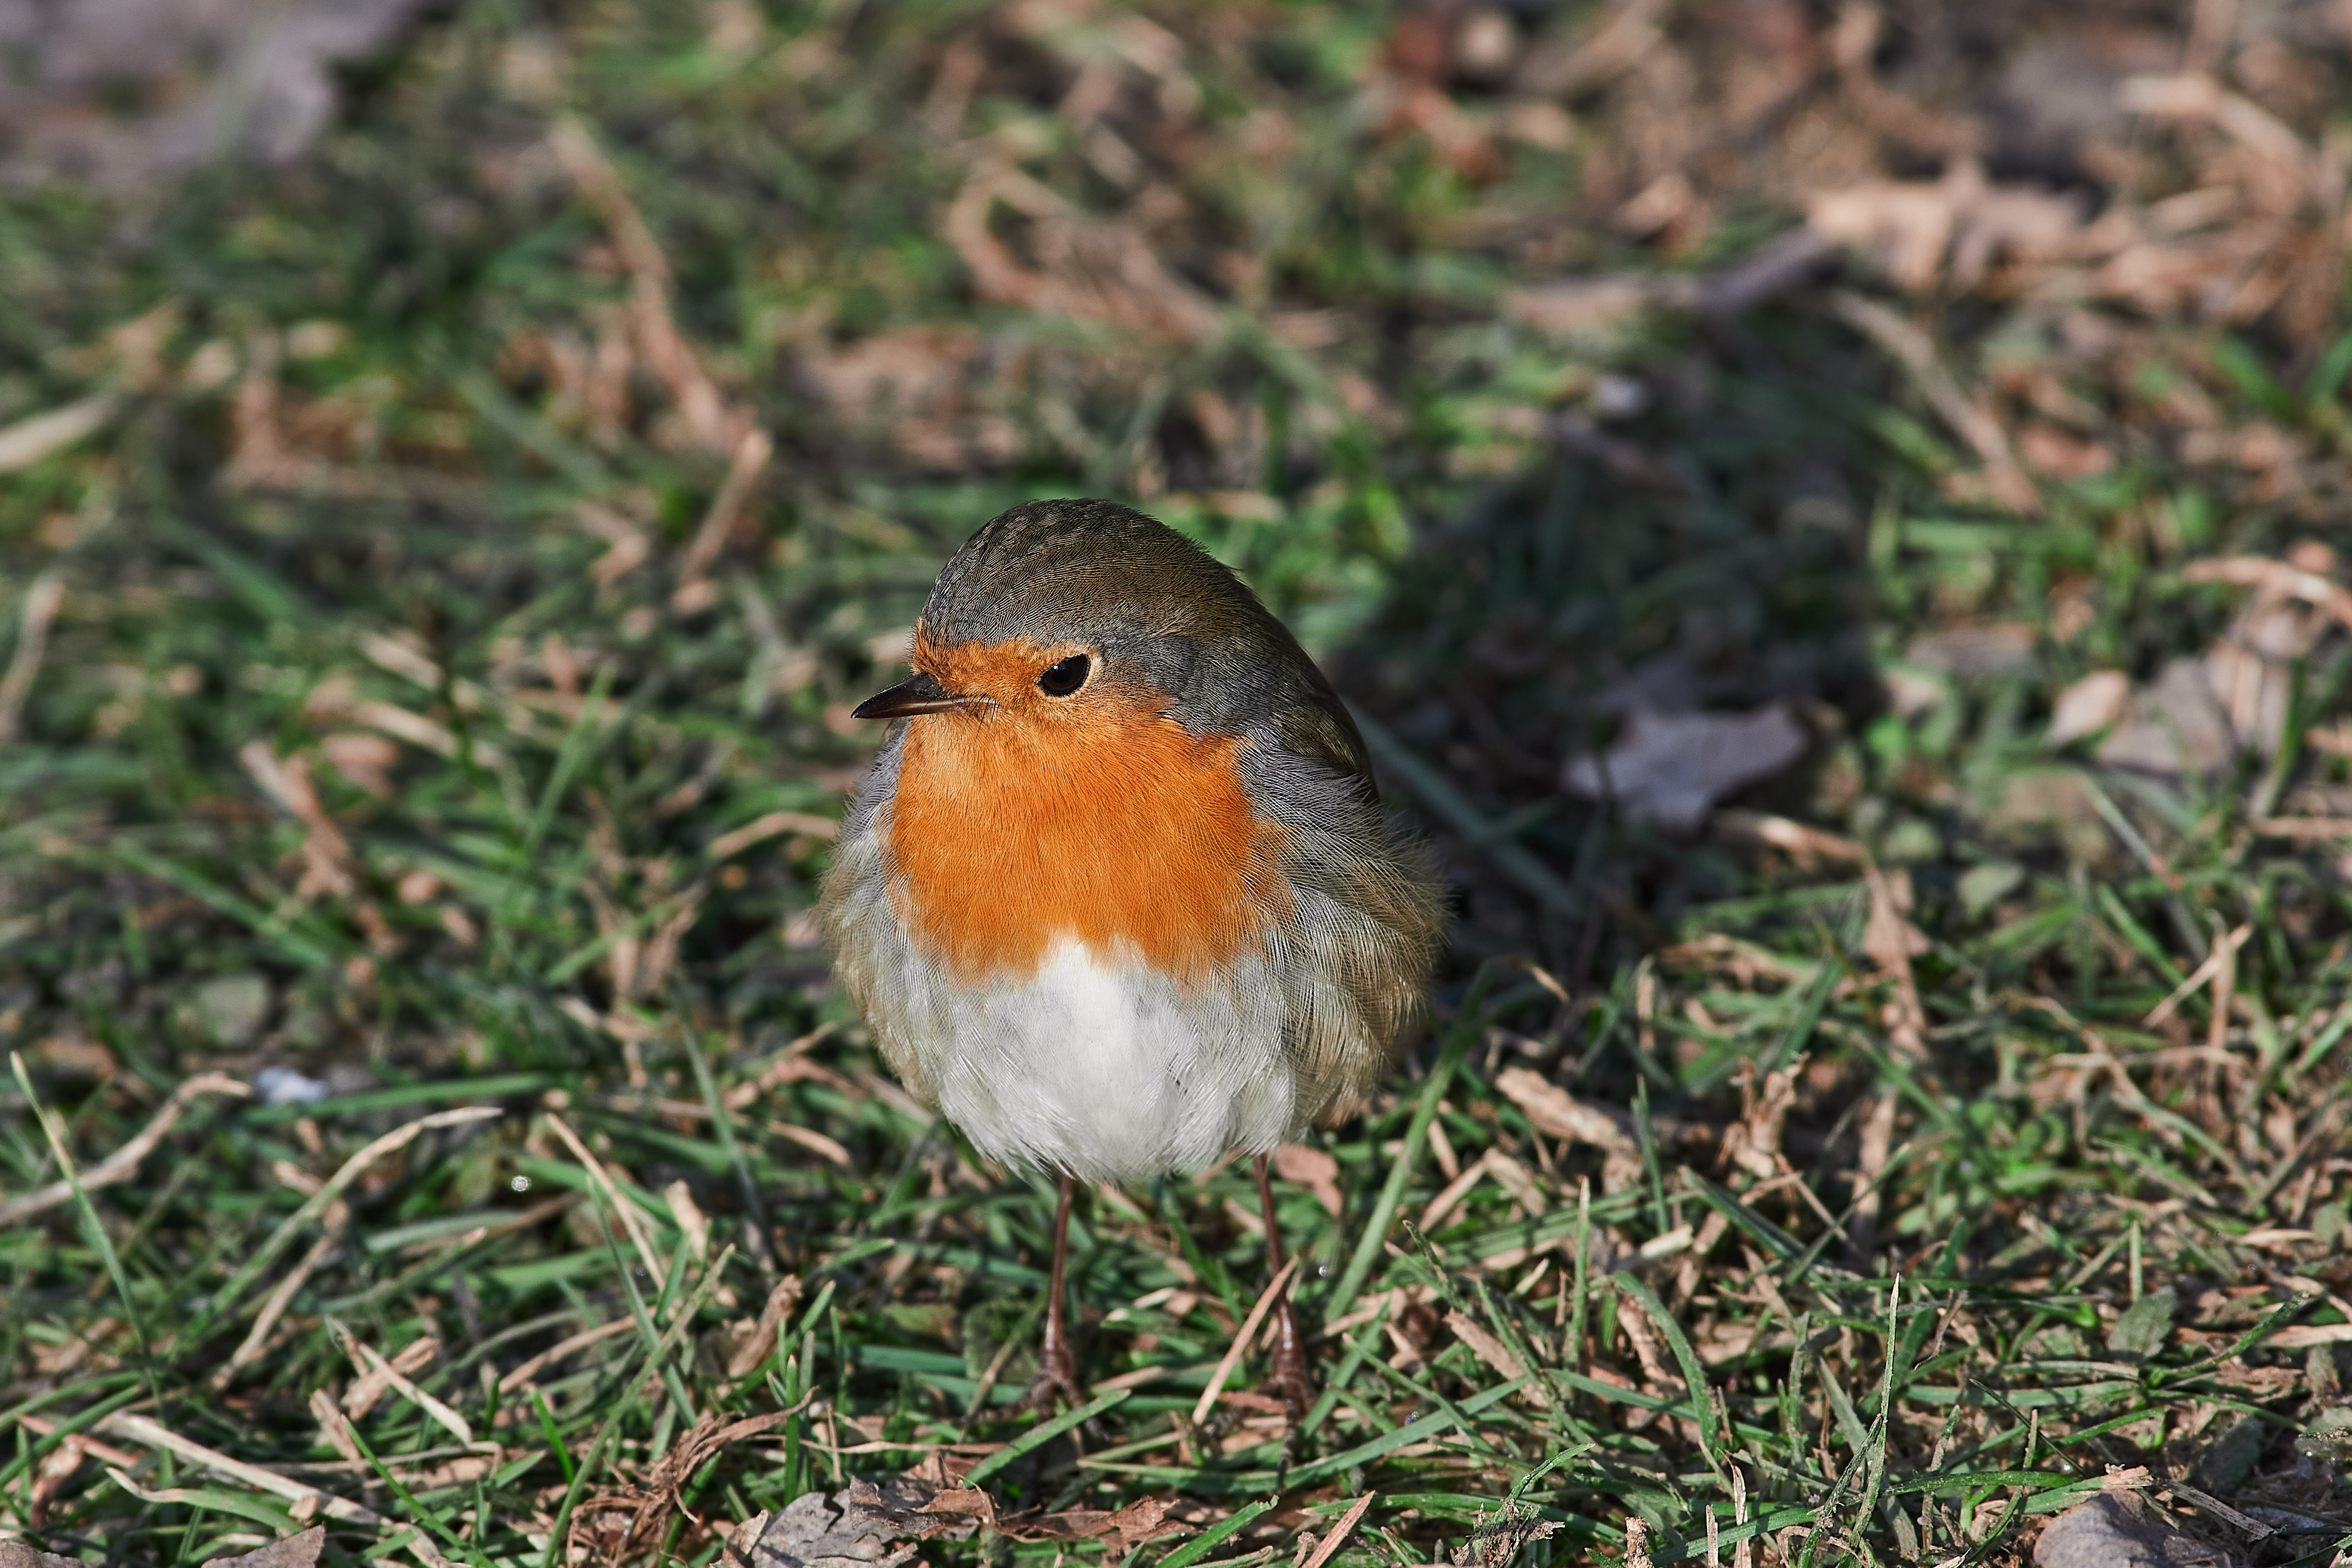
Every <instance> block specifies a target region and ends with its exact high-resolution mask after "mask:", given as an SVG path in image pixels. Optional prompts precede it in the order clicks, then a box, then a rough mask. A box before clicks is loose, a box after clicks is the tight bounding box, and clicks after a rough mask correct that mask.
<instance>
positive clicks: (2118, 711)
mask: <svg viewBox="0 0 2352 1568" xmlns="http://www.w3.org/2000/svg"><path fill="white" fill-rule="evenodd" d="M2130 705H2131V677H2130V676H2129V675H2126V674H2124V673H2123V672H2122V671H2121V670H2093V671H2092V672H2091V673H2090V674H2087V675H2084V677H2083V678H2082V679H2081V680H2079V681H2076V682H2075V683H2074V685H2070V686H2068V687H2067V688H2066V689H2065V690H2064V691H2063V692H2060V693H2059V694H2058V700H2057V701H2055V702H2053V703H2052V704H2051V705H2050V733H2049V736H2048V739H2049V742H2050V744H2051V745H2053V746H2064V745H2066V744H2067V743H2068V742H2070V741H2076V740H2080V739H2082V738H2083V737H2084V736H2086V735H2096V734H2098V733H2099V731H2101V730H2103V729H2106V728H2108V727H2111V726H2113V725H2115V724H2117V723H2119V722H2121V720H2122V718H2123V716H2124V713H2125V711H2126V709H2127V708H2128V707H2129V706H2130Z"/></svg>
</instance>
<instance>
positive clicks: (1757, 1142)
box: [1723, 1055, 1806, 1177]
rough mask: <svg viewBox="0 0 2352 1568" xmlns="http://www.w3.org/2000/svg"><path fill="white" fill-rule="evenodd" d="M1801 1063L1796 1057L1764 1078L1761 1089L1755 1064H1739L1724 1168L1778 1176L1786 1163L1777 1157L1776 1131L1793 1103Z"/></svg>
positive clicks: (1802, 1067)
mask: <svg viewBox="0 0 2352 1568" xmlns="http://www.w3.org/2000/svg"><path fill="white" fill-rule="evenodd" d="M1805 1060H1806V1059H1805V1058H1804V1057H1803V1056H1802V1055H1800V1056H1799V1057H1798V1058H1797V1059H1796V1060H1795V1061H1791V1062H1790V1063H1789V1065H1788V1066H1786V1067H1782V1068H1778V1069H1775V1070H1774V1071H1771V1072H1769V1073H1767V1074H1765V1077H1764V1082H1763V1085H1762V1087H1761V1088H1759V1087H1758V1085H1757V1082H1756V1063H1755V1061H1753V1060H1748V1061H1742V1062H1740V1064H1739V1075H1738V1083H1739V1120H1738V1122H1736V1123H1734V1124H1732V1125H1731V1126H1729V1127H1727V1128H1725V1129H1724V1133H1723V1162H1724V1164H1726V1165H1728V1166H1738V1168H1740V1169H1741V1170H1744V1171H1746V1172H1748V1174H1749V1175H1751V1176H1759V1177H1760V1176H1776V1175H1778V1174H1779V1173H1780V1168H1781V1166H1782V1165H1783V1164H1785V1163H1786V1162H1784V1161H1783V1160H1782V1159H1781V1157H1780V1129H1781V1127H1782V1125H1783V1124H1785V1123H1786V1122H1787V1121H1788V1118H1789V1108H1790V1106H1791V1105H1794V1104H1795V1103H1796V1102H1797V1078H1798V1075H1799V1074H1801V1073H1802V1072H1803V1071H1804V1070H1805Z"/></svg>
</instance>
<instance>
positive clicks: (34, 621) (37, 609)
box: [0, 432, 66, 742]
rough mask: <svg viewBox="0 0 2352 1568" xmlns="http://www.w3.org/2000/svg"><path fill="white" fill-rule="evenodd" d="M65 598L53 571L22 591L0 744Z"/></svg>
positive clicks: (18, 713)
mask: <svg viewBox="0 0 2352 1568" xmlns="http://www.w3.org/2000/svg"><path fill="white" fill-rule="evenodd" d="M0 434H5V433H4V432H0ZM65 596H66V583H65V579H64V578H62V577H59V576H58V574H57V573H56V572H54V571H45V572H43V573H41V575H40V576H38V577H37V578H35V579H33V586H32V587H30V588H28V589H26V591H25V608H24V612H23V613H22V614H21V615H20V616H19V617H18V618H17V622H16V653H14V654H13V655H11V656H10V658H9V660H8V673H7V674H5V675H0V742H5V741H11V740H14V739H16V726H17V723H18V721H19V720H21V719H22V718H23V716H24V712H25V698H26V696H28V695H31V693H32V690H33V677H34V676H36V675H37V674H40V673H41V655H42V654H43V653H46V652H47V650H48V645H49V622H51V621H53V620H55V619H56V618H57V613H58V605H59V604H60V603H62V602H63V601H64V600H65Z"/></svg>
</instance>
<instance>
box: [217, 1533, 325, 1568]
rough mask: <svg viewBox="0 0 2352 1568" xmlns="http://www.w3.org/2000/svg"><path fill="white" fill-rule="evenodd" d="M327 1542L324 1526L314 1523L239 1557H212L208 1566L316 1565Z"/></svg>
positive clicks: (275, 1567) (281, 1567)
mask: <svg viewBox="0 0 2352 1568" xmlns="http://www.w3.org/2000/svg"><path fill="white" fill-rule="evenodd" d="M326 1544H327V1527H326V1526H325V1525H323V1524H314V1525H312V1526H311V1527H310V1529H308V1530H306V1531H302V1533H301V1534H299V1535H289V1536H288V1537H286V1538H285V1539H284V1540H283V1541H273V1542H270V1543H269V1544H268V1545H267V1546H264V1547H260V1548H258V1549H257V1550H255V1551H252V1552H246V1553H245V1554H244V1555H242V1556H238V1557H215V1558H214V1559H212V1562H211V1563H210V1565H209V1568H316V1565H317V1563H318V1561H319V1553H320V1552H321V1551H322V1550H324V1549H325V1547H326Z"/></svg>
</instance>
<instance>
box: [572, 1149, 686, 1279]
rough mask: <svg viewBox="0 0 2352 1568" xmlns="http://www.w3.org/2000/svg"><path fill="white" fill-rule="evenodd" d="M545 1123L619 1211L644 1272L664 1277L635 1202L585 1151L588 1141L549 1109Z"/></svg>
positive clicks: (623, 1225) (658, 1258)
mask: <svg viewBox="0 0 2352 1568" xmlns="http://www.w3.org/2000/svg"><path fill="white" fill-rule="evenodd" d="M547 1124H548V1125H549V1126H551V1127H553V1128H554V1129H555V1135H556V1136H557V1137H559V1138H562V1140H563V1144H564V1146H565V1147H566V1148H568V1149H570V1150H571V1151H572V1158H574V1159H576V1160H578V1161H579V1162H580V1164H581V1165H582V1166H583V1167H584V1168H585V1169H586V1170H587V1172H588V1175H589V1176H590V1177H591V1178H592V1179H593V1180H594V1182H595V1183H596V1186H597V1187H598V1188H599V1189H600V1190H601V1191H602V1192H603V1193H604V1197H605V1198H606V1199H607V1200H608V1201H610V1202H611V1204H612V1206H613V1207H614V1211H615V1212H616V1213H618V1214H619V1215H620V1217H621V1226H622V1228H624V1229H625V1230H626V1231H627V1232H628V1233H629V1239H630V1241H631V1242H633V1243H634V1244H635V1247H636V1249H637V1261H638V1262H640V1263H643V1264H644V1265H645V1268H646V1276H647V1277H648V1278H650V1279H653V1280H655V1281H660V1280H661V1279H663V1278H665V1277H666V1275H667V1270H664V1269H663V1268H662V1266H661V1260H660V1257H659V1255H658V1254H657V1253H656V1252H655V1251H654V1244H653V1239H652V1238H650V1237H648V1236H647V1235H646V1232H645V1218H644V1217H643V1216H642V1215H640V1214H638V1212H637V1207H636V1205H635V1204H633V1203H631V1202H629V1201H628V1200H627V1199H626V1198H625V1197H622V1196H621V1189H620V1188H619V1187H618V1186H614V1182H613V1178H612V1177H611V1176H607V1175H606V1174H605V1172H604V1166H603V1165H602V1164H600V1163H599V1162H598V1161H597V1158H596V1156H595V1155H592V1154H590V1153H589V1152H588V1145H585V1144H583V1143H582V1142H581V1141H580V1136H579V1134H576V1133H574V1132H573V1131H572V1129H571V1127H569V1126H568V1125H566V1124H565V1123H564V1120H563V1118H562V1117H561V1116H558V1115H556V1114H554V1113H552V1112H551V1113H549V1114H548V1118H547Z"/></svg>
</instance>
